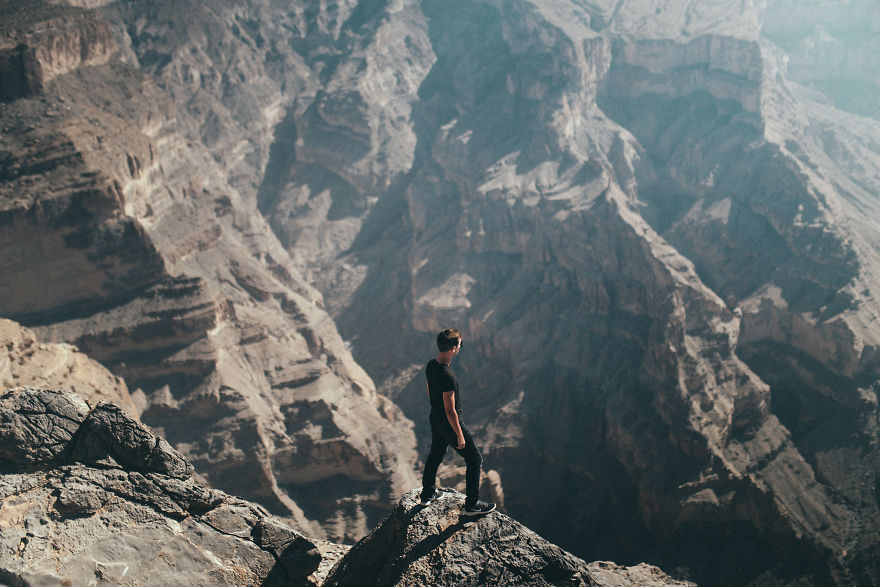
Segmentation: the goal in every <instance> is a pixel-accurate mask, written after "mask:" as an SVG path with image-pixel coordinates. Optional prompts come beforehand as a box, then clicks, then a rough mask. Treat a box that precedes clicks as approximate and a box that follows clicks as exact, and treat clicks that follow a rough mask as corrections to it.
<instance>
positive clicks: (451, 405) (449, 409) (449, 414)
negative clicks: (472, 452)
mask: <svg viewBox="0 0 880 587" xmlns="http://www.w3.org/2000/svg"><path fill="white" fill-rule="evenodd" d="M443 407H444V408H445V409H446V419H447V420H449V425H450V426H452V430H453V431H454V432H455V436H456V438H457V439H458V446H456V447H455V448H464V433H462V431H461V424H460V423H459V422H458V412H456V411H455V391H444V392H443Z"/></svg>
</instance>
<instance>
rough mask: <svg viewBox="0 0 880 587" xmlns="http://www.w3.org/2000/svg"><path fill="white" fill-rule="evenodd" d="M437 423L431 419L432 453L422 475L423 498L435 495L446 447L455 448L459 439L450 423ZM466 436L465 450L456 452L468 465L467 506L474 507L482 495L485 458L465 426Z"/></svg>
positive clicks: (466, 476)
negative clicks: (481, 484)
mask: <svg viewBox="0 0 880 587" xmlns="http://www.w3.org/2000/svg"><path fill="white" fill-rule="evenodd" d="M443 424H444V423H441V422H435V421H434V419H433V418H432V419H431V452H430V453H428V460H426V461H425V473H424V475H422V496H423V497H427V496H430V495H431V494H432V493H434V489H435V488H436V483H437V469H438V468H439V467H440V463H441V462H443V457H444V456H446V447H448V446H451V447H453V448H455V446H456V445H457V444H458V439H457V438H456V437H455V432H454V431H453V430H452V426H450V425H449V423H448V422H445V424H446V425H445V426H444V425H443ZM461 432H462V434H463V435H464V448H455V451H456V452H457V453H458V454H460V455H461V456H463V457H464V461H465V463H466V464H467V472H466V473H465V481H466V487H467V489H466V494H467V498H466V499H465V504H467V505H472V504H474V503H476V501H477V498H478V497H479V495H480V466H481V465H482V464H483V457H482V456H481V455H480V449H478V448H477V445H476V444H475V443H474V437H473V435H471V431H470V430H468V429H467V428H466V427H465V426H462V427H461Z"/></svg>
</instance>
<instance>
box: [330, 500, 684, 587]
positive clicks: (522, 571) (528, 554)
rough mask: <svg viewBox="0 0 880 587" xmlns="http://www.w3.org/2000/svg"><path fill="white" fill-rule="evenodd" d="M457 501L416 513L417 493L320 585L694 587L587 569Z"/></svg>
mask: <svg viewBox="0 0 880 587" xmlns="http://www.w3.org/2000/svg"><path fill="white" fill-rule="evenodd" d="M463 503H464V495H462V494H460V493H456V492H453V491H446V492H445V493H443V494H442V496H441V497H440V498H438V499H436V500H434V501H433V502H431V504H430V505H428V506H427V507H426V506H422V505H420V504H419V501H418V492H417V491H414V492H411V493H409V494H407V495H405V496H404V497H403V498H402V499H401V500H400V503H399V504H398V506H397V509H395V510H394V512H392V514H391V515H390V516H389V517H388V518H387V519H386V520H385V521H384V522H382V525H381V526H379V527H378V528H376V529H375V530H374V531H373V532H371V533H370V535H369V536H367V537H365V538H364V539H363V540H361V541H360V542H358V544H356V545H355V546H354V547H352V549H351V550H350V551H349V552H348V553H347V554H346V555H345V556H344V557H343V558H342V559H341V560H340V561H339V562H338V563H337V564H336V566H335V567H334V568H333V570H332V571H331V573H330V575H329V576H328V577H327V580H326V582H325V583H324V584H325V585H340V586H344V585H364V584H370V585H383V586H384V585H449V586H452V585H490V584H491V585H547V586H549V585H595V586H608V587H610V586H612V585H621V586H622V585H642V586H648V585H651V586H658V587H659V586H660V585H682V586H684V585H693V583H687V582H681V581H675V580H673V579H670V578H669V577H668V576H666V575H665V574H664V573H663V572H661V571H660V570H659V569H657V568H656V567H651V566H648V565H639V566H636V567H629V568H625V567H620V566H618V565H614V564H612V563H604V562H599V563H592V564H589V565H588V564H587V563H585V562H584V561H583V560H581V559H579V558H577V557H575V556H573V555H572V554H570V553H568V552H565V551H564V550H562V549H561V548H559V547H557V546H555V545H553V544H550V543H549V542H547V541H546V540H544V539H543V538H541V537H540V536H538V535H537V534H535V533H534V532H532V531H531V530H529V529H528V528H526V527H524V526H523V525H521V524H519V523H518V522H516V521H515V520H513V519H511V518H509V517H507V516H505V515H504V514H500V513H497V512H493V513H491V514H489V515H488V516H486V517H484V518H480V519H478V520H474V519H473V518H466V517H464V516H462V515H461V512H462V504H463Z"/></svg>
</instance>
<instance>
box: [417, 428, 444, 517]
mask: <svg viewBox="0 0 880 587" xmlns="http://www.w3.org/2000/svg"><path fill="white" fill-rule="evenodd" d="M447 444H448V443H447V441H446V438H444V437H443V435H442V434H439V433H438V432H437V430H435V429H434V426H433V425H432V426H431V452H430V453H428V458H427V460H425V472H424V473H423V474H422V496H421V497H422V501H428V500H430V499H431V496H432V495H434V490H435V489H436V487H437V469H439V468H440V463H442V462H443V457H444V456H445V455H446V446H447Z"/></svg>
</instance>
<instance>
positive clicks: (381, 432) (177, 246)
mask: <svg viewBox="0 0 880 587" xmlns="http://www.w3.org/2000/svg"><path fill="white" fill-rule="evenodd" d="M43 8H45V10H46V14H45V15H44V16H45V18H43V19H40V18H37V17H36V16H34V17H33V18H30V19H28V20H27V21H26V22H24V23H23V24H22V28H21V29H16V30H15V31H14V32H7V38H10V39H12V41H13V42H14V43H16V45H15V46H17V47H18V46H23V47H24V48H23V49H22V51H24V52H25V53H27V54H33V55H35V56H36V58H37V60H38V63H39V64H40V68H41V71H43V77H42V78H40V80H41V82H40V84H38V86H39V87H38V86H35V89H36V90H39V91H40V93H38V94H37V95H35V96H32V97H28V96H25V95H22V96H21V97H19V98H18V99H16V100H14V101H12V102H9V103H8V104H6V105H4V106H3V109H2V112H0V117H2V127H3V129H4V132H3V135H2V139H0V141H2V146H0V160H2V167H0V175H2V182H0V201H2V203H3V204H2V214H3V220H2V226H3V230H2V236H0V238H2V250H3V251H4V255H3V256H2V259H0V263H2V269H3V274H4V280H3V284H2V286H0V287H2V291H0V293H2V296H0V297H2V302H0V314H2V315H5V316H9V317H12V318H15V319H17V320H18V321H20V322H22V323H24V324H26V325H27V326H29V327H30V328H32V329H33V330H34V332H35V333H36V334H37V336H38V337H39V338H40V339H42V340H58V341H65V342H69V343H73V344H76V345H77V346H78V347H79V348H80V349H82V350H83V351H85V352H87V353H89V355H91V356H92V357H94V358H96V359H98V360H100V361H101V362H102V363H103V364H104V365H105V366H107V367H108V368H110V369H112V370H113V371H114V373H116V374H118V375H121V376H124V377H125V378H126V380H127V381H128V383H129V385H131V386H132V387H133V388H140V389H141V390H142V391H143V393H144V397H145V398H146V405H145V406H144V410H143V414H142V418H143V421H144V422H146V423H148V424H152V425H154V426H156V428H157V430H159V431H161V432H162V433H163V434H164V435H166V436H167V437H168V438H169V440H170V441H171V442H172V443H174V445H175V446H176V447H178V449H179V450H181V451H182V452H183V453H184V454H185V455H186V456H187V457H188V458H190V459H191V460H192V461H193V462H194V463H195V464H197V466H198V467H199V470H200V472H201V474H202V475H203V477H204V479H205V480H207V481H208V482H209V483H210V484H211V485H213V486H214V487H220V488H224V489H226V490H228V491H231V492H234V493H236V494H239V495H243V496H247V497H251V498H254V499H259V500H260V501H261V502H262V503H264V504H265V505H266V506H267V507H269V508H270V509H271V510H272V511H274V512H276V513H280V514H284V515H288V516H291V518H292V519H294V520H295V521H296V523H297V524H299V525H300V527H302V528H308V529H309V530H310V531H311V532H312V534H313V535H317V536H320V535H322V534H324V533H325V532H326V533H328V534H330V535H332V536H334V537H337V538H340V539H342V538H348V539H352V538H355V537H357V536H360V535H362V534H363V533H364V532H365V531H366V529H367V528H368V525H369V524H371V523H373V522H374V521H376V520H378V519H379V518H380V517H381V516H382V515H383V512H384V510H385V509H387V506H386V505H384V504H385V503H386V497H387V496H388V495H393V494H396V493H399V492H401V491H402V490H403V489H406V488H408V487H410V486H411V485H412V484H413V482H414V481H413V475H412V468H413V463H414V461H415V453H414V452H413V450H412V445H413V440H412V432H411V430H410V427H409V425H408V423H407V422H406V420H405V418H403V416H402V415H401V414H400V412H399V411H398V410H397V409H396V408H395V407H394V406H393V405H392V404H391V403H390V402H389V401H388V400H387V399H385V398H383V397H381V396H378V395H377V394H376V392H375V387H374V385H373V383H372V381H371V380H370V378H369V376H368V375H367V374H366V373H365V372H364V371H363V370H362V369H361V368H360V367H359V366H358V365H357V364H356V363H355V362H354V361H353V360H352V358H351V355H350V354H349V351H348V350H347V349H346V348H345V345H344V343H343V341H342V339H341V338H340V336H339V334H338V333H337V331H336V329H335V326H334V325H333V322H332V320H331V319H330V318H329V317H328V316H327V314H326V312H325V311H324V310H323V303H322V300H321V295H320V294H319V293H318V292H317V291H316V290H315V289H313V288H312V287H311V286H309V285H308V284H307V283H306V282H305V281H304V279H303V278H302V277H301V276H300V275H299V274H298V272H297V270H296V268H295V267H293V266H292V264H291V263H290V260H289V258H288V256H287V253H286V252H285V251H284V250H283V249H282V248H281V247H280V246H279V244H278V242H277V241H276V240H275V238H274V237H273V236H272V234H271V231H270V230H269V228H268V226H267V225H266V224H265V222H264V221H263V220H262V218H261V217H260V216H259V214H257V213H256V209H255V206H254V205H253V203H251V204H248V202H247V199H246V198H243V197H242V196H241V195H240V193H239V192H238V191H237V190H236V189H235V188H234V187H233V186H232V185H230V183H235V181H232V182H230V180H228V179H227V178H229V177H233V178H235V177H236V175H235V173H236V172H235V169H234V167H235V166H234V164H233V162H231V161H230V160H229V159H225V160H224V163H223V164H222V165H220V164H218V163H217V162H216V160H215V157H214V156H212V153H211V151H210V149H209V148H208V147H206V146H205V145H204V144H203V143H201V142H197V141H194V140H193V139H192V138H188V136H189V135H188V133H189V132H191V131H192V128H191V127H190V126H189V123H190V121H191V120H192V117H191V116H188V115H181V116H179V117H178V114H177V113H178V112H179V110H178V107H177V106H176V105H175V103H174V100H173V99H172V97H170V96H169V93H168V92H166V91H165V90H163V89H162V88H161V87H160V86H159V85H157V83H156V82H155V81H154V80H153V79H151V78H150V77H149V76H147V75H145V73H144V72H143V71H141V70H139V69H137V68H136V67H135V65H136V61H135V60H134V57H133V56H132V54H131V48H130V47H129V46H128V45H126V44H119V43H120V40H119V39H116V40H114V37H113V36H111V34H110V31H111V29H110V27H109V25H108V24H107V22H108V20H107V19H105V18H104V17H103V16H102V15H101V14H99V13H96V12H89V11H85V12H84V11H82V10H79V11H77V10H75V9H70V8H67V9H64V14H65V16H64V17H63V18H62V17H57V16H56V15H55V13H54V9H50V8H49V7H46V6H43ZM7 10H8V8H7ZM34 14H36V15H37V16H40V15H41V14H42V13H40V12H37V13H34ZM69 14H73V15H74V16H73V17H72V16H69ZM31 16H33V15H31ZM112 16H113V15H110V17H111V18H112ZM77 23H80V24H82V25H83V26H82V28H81V29H80V30H78V31H77V29H76V28H75V25H76V24H77ZM94 23H100V25H95V26H94V27H93V26H92V25H93V24H94ZM95 30H97V31H99V32H102V33H103V34H93V33H94V31H95ZM132 31H133V32H134V29H132ZM119 33H120V32H119V31H113V35H117V36H118V35H119ZM77 35H78V36H77ZM73 38H76V39H79V41H78V42H79V44H77V43H75V42H72V41H70V42H68V41H69V40H70V39H73ZM120 38H121V40H122V42H123V43H124V42H126V41H125V38H123V37H120ZM59 39H60V40H59ZM19 41H21V42H20V43H19ZM62 41H64V42H62ZM221 42H222V40H221ZM108 47H110V48H109V49H108ZM102 52H103V53H102ZM99 53H101V54H104V58H103V59H102V60H97V61H95V60H90V59H88V58H87V56H90V55H93V54H99ZM43 55H50V56H51V59H48V60H44V59H43V57H41V56H43ZM77 56H79V57H81V58H82V59H81V60H80V61H77ZM53 63H54V64H55V65H52V64H53ZM58 64H67V65H65V66H63V67H62V66H61V65H58ZM65 67H67V69H65ZM38 69H39V68H38ZM50 70H51V71H52V72H53V75H52V76H49V75H47V74H46V72H47V71H50ZM245 70H246V68H245ZM239 81H240V80H239ZM273 99H274V100H276V101H277V100H278V99H279V98H278V96H275V97H274V98H273ZM245 101H246V100H245ZM267 108H268V107H267ZM269 109H270V110H271V108H269ZM258 117H259V118H260V119H261V120H263V123H264V124H265V125H267V126H269V127H271V124H272V123H273V122H274V120H275V119H273V118H272V117H271V116H270V115H268V114H266V113H265V112H260V113H259V116H258ZM245 122H246V121H245ZM266 140H268V139H266ZM206 142H207V141H206ZM242 144H243V145H247V144H249V143H248V140H247V137H245V138H243V139H242ZM209 146H210V145H209ZM222 149H223V150H224V152H225V153H230V152H231V151H230V150H229V145H228V144H226V143H223V144H222ZM255 151H256V152H257V155H258V154H259V153H258V152H259V145H257V148H256V149H255ZM240 154H241V156H242V157H243V158H245V159H248V158H249V157H252V156H257V155H252V154H250V153H248V151H247V149H244V150H242V151H241V152H240ZM219 158H220V157H219V154H218V155H217V159H219ZM242 182H243V183H246V181H245V180H242ZM253 196H255V194H253V193H252V194H251V197H252V200H253V199H255V198H254V197H253ZM47 284H51V285H50V286H47ZM292 495H294V496H295V498H296V499H295V500H294V499H292V497H291V496H292ZM317 520H320V521H321V522H322V523H323V526H322V525H319V524H318V523H317Z"/></svg>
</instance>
